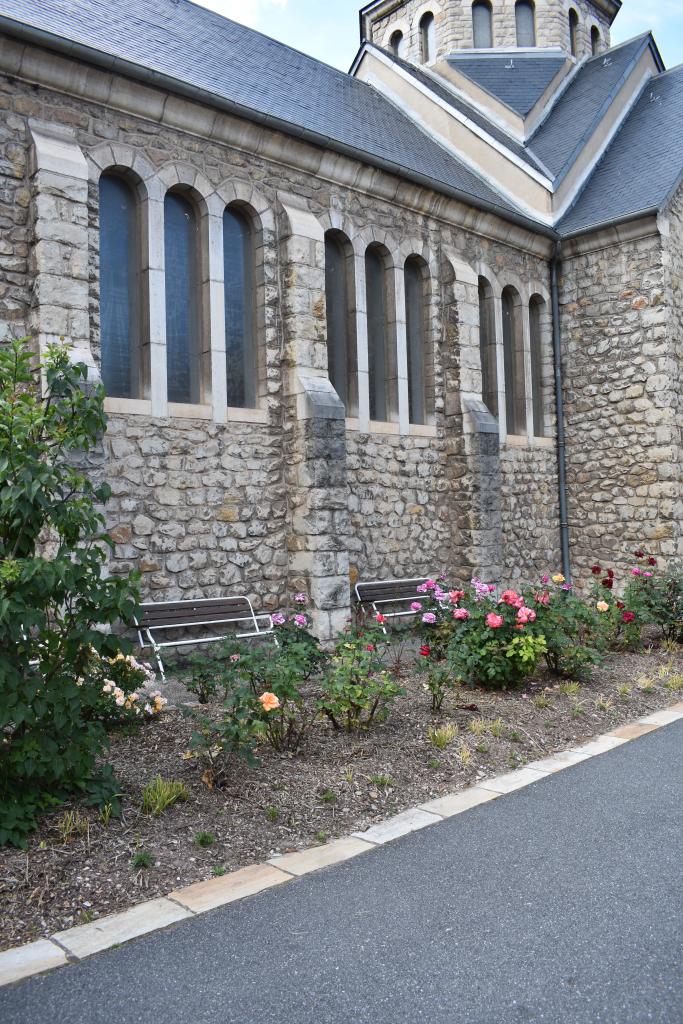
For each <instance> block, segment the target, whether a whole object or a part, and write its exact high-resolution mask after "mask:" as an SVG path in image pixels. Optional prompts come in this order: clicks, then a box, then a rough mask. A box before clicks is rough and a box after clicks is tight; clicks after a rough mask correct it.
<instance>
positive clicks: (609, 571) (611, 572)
mask: <svg viewBox="0 0 683 1024" xmlns="http://www.w3.org/2000/svg"><path fill="white" fill-rule="evenodd" d="M607 575H608V576H609V578H610V579H611V580H613V579H614V569H608V570H607Z"/></svg>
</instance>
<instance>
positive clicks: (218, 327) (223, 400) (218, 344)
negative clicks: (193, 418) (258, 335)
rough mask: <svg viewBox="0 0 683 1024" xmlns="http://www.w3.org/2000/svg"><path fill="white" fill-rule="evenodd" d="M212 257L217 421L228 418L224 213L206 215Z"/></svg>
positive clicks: (207, 286)
mask: <svg viewBox="0 0 683 1024" xmlns="http://www.w3.org/2000/svg"><path fill="white" fill-rule="evenodd" d="M205 230H206V237H207V241H208V247H207V250H208V259H207V266H206V271H205V277H206V280H205V281H204V284H203V291H204V295H205V301H206V306H207V311H206V321H205V325H206V330H205V337H206V338H208V340H209V349H210V365H211V405H212V412H213V419H214V422H216V423H226V422H227V420H228V397H227V377H226V363H227V357H226V348H225V345H226V342H225V278H224V266H223V262H224V261H223V216H222V214H221V215H220V216H218V215H216V214H215V213H209V214H207V215H206V224H205Z"/></svg>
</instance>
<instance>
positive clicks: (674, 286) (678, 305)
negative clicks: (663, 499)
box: [664, 188, 683, 561]
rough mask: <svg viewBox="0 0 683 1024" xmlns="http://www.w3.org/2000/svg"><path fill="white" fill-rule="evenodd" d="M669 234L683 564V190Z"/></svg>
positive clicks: (674, 469) (677, 528)
mask: <svg viewBox="0 0 683 1024" xmlns="http://www.w3.org/2000/svg"><path fill="white" fill-rule="evenodd" d="M667 220H668V234H666V235H665V237H664V267H665V281H666V302H667V306H668V308H669V310H670V316H671V319H670V326H669V332H670V338H671V354H670V360H669V373H670V392H672V393H673V403H672V406H671V408H670V409H669V410H668V418H669V420H670V429H671V436H672V449H673V450H672V459H671V467H670V473H671V483H672V485H673V486H674V488H675V491H674V495H673V499H674V504H673V526H674V540H675V554H676V557H677V558H678V559H680V560H681V561H683V188H681V189H679V190H678V194H677V195H676V196H675V197H674V199H673V201H672V203H671V205H670V207H669V210H668V211H667Z"/></svg>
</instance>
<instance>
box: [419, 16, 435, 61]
mask: <svg viewBox="0 0 683 1024" xmlns="http://www.w3.org/2000/svg"><path fill="white" fill-rule="evenodd" d="M420 48H421V52H422V63H423V64H429V63H430V62H431V61H433V60H434V58H435V56H436V22H435V21H434V15H433V14H432V13H431V11H427V13H426V14H423V15H422V17H421V18H420Z"/></svg>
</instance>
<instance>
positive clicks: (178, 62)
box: [0, 0, 533, 223]
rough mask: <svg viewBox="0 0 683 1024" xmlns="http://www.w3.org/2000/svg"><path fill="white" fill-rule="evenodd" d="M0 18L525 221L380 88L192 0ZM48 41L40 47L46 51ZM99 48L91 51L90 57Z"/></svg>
mask: <svg viewBox="0 0 683 1024" xmlns="http://www.w3.org/2000/svg"><path fill="white" fill-rule="evenodd" d="M5 19H11V20H13V21H14V22H19V23H21V24H22V25H29V26H32V27H34V28H37V29H40V30H42V31H43V32H46V33H49V34H50V35H51V36H53V37H55V39H54V41H53V45H55V46H58V45H59V40H68V41H71V42H76V43H78V44H81V45H84V46H86V47H89V48H91V50H92V51H93V54H92V59H93V61H94V62H96V63H97V62H99V63H104V64H105V65H107V66H108V64H111V61H109V62H107V60H106V59H102V60H100V59H99V58H98V57H97V54H107V55H112V56H114V57H116V58H119V59H121V60H123V61H126V62H128V73H130V74H131V75H132V76H135V75H136V74H138V73H142V70H141V69H151V70H152V71H154V72H156V73H158V74H159V75H161V76H165V77H166V78H167V79H168V80H169V81H167V82H164V84H166V85H168V87H172V86H173V84H174V83H177V85H178V91H180V92H182V91H183V90H182V88H181V87H180V86H181V85H189V86H191V87H194V88H195V89H198V90H201V91H202V93H203V94H204V96H205V99H206V100H207V102H210V101H211V98H212V97H213V98H215V100H216V101H219V102H218V105H221V103H220V101H224V105H229V106H230V107H231V108H235V109H236V112H238V113H242V114H243V115H244V116H247V117H248V116H251V117H253V118H254V119H256V120H259V119H260V120H262V121H264V120H265V121H267V122H268V123H271V124H273V123H274V124H275V125H276V126H277V127H280V128H282V129H283V130H284V131H289V132H290V133H292V134H296V135H301V136H303V137H305V138H308V139H310V140H311V141H313V142H317V143H318V144H320V145H323V146H327V147H329V148H331V149H336V150H338V151H341V152H345V153H352V154H353V155H354V156H356V157H357V158H359V159H361V160H362V161H364V162H365V163H368V164H371V165H376V166H383V167H386V168H387V169H390V170H393V171H394V173H397V174H401V175H402V176H403V177H405V178H408V179H412V180H415V181H419V182H420V183H422V184H431V186H432V187H434V188H437V189H438V190H439V191H441V192H445V193H446V194H451V195H455V196H457V197H458V198H460V199H463V200H464V201H468V202H470V203H471V204H472V205H474V206H485V207H494V208H495V209H496V210H497V211H498V212H499V213H500V214H501V215H502V216H507V217H508V218H512V219H515V220H522V221H524V222H525V223H533V222H530V221H529V219H528V218H525V217H523V216H522V215H521V214H520V213H519V211H517V209H516V207H514V206H513V205H512V204H511V203H510V202H509V201H508V200H507V199H506V198H504V197H503V196H502V195H501V194H500V193H498V192H497V191H495V190H494V189H493V188H492V187H491V186H490V185H489V184H487V183H486V182H485V181H484V180H483V179H482V178H480V177H478V175H476V174H475V173H474V172H473V171H471V170H469V168H467V167H466V166H465V165H464V164H463V163H461V162H460V161H459V160H457V159H456V158H454V157H453V156H452V155H451V154H450V153H448V152H447V151H446V150H445V149H444V148H442V147H441V146H440V145H439V144H438V143H437V142H436V141H434V140H433V139H432V138H430V136H429V135H427V133H426V132H424V131H423V130H422V129H421V128H420V127H419V126H418V125H417V124H416V123H415V122H414V121H413V120H411V118H410V117H408V116H407V115H405V114H403V113H402V112H401V111H400V110H399V109H398V108H397V107H396V106H395V105H394V104H393V103H391V102H390V101H389V100H387V99H386V98H385V97H383V96H382V95H381V94H380V93H379V92H378V91H377V90H376V89H374V88H372V87H371V86H369V85H367V84H366V83H364V82H362V81H360V80H359V79H356V78H352V77H351V76H349V75H347V74H344V73H343V72H341V71H337V70H335V69H334V68H331V67H329V66H328V65H326V64H323V63H321V62H320V61H317V60H315V59H314V58H312V57H309V56H307V55H306V54H303V53H300V52H299V51H297V50H293V49H291V48H290V47H288V46H285V45H284V44H282V43H279V42H277V41H276V40H274V39H270V38H269V37H267V36H264V35H262V34H261V33H259V32H256V31H254V30H253V29H250V28H246V27H245V26H244V25H239V24H237V23H236V22H234V21H230V20H229V19H227V18H223V17H221V16H220V15H218V14H214V13H213V12H212V11H208V10H206V8H204V7H199V6H196V5H195V4H193V3H190V2H189V0H115V2H112V0H39V2H38V0H0V31H10V29H11V26H10V27H8V25H7V21H6V20H5ZM45 45H48V42H47V41H46V44H45ZM95 51H96V52H97V53H95Z"/></svg>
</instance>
